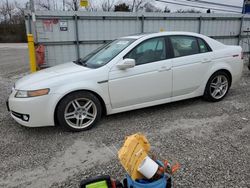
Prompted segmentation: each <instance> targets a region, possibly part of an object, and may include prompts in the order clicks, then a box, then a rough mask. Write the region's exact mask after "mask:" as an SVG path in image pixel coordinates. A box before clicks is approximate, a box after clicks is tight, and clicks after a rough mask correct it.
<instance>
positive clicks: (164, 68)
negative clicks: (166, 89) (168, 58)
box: [159, 66, 172, 72]
mask: <svg viewBox="0 0 250 188" xmlns="http://www.w3.org/2000/svg"><path fill="white" fill-rule="evenodd" d="M171 69H172V68H171V67H166V66H162V67H161V68H160V69H159V72H163V71H170V70H171Z"/></svg>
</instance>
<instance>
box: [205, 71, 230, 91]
mask: <svg viewBox="0 0 250 188" xmlns="http://www.w3.org/2000/svg"><path fill="white" fill-rule="evenodd" d="M217 72H224V73H226V74H227V75H228V77H229V81H230V82H229V87H230V86H231V84H232V73H231V72H230V71H229V70H228V69H225V68H222V69H218V70H216V71H214V72H213V74H211V76H210V77H209V78H208V79H207V82H208V80H209V79H210V78H211V77H212V76H213V75H214V74H215V73H217Z"/></svg>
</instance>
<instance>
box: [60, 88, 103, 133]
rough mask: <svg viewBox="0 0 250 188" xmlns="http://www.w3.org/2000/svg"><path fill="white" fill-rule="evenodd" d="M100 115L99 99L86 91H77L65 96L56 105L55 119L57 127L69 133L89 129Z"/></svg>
mask: <svg viewBox="0 0 250 188" xmlns="http://www.w3.org/2000/svg"><path fill="white" fill-rule="evenodd" d="M101 115H102V106H101V103H100V101H99V99H98V98H97V97H96V96H95V95H94V94H92V93H90V92H87V91H78V92H74V93H71V94H69V95H67V96H65V97H64V98H63V99H62V100H61V101H60V102H59V104H58V106H57V110H56V117H57V121H58V123H59V125H61V126H63V127H64V128H66V129H68V130H71V131H76V132H78V131H86V130H89V129H91V128H92V127H93V126H94V125H95V124H96V123H97V122H98V121H99V120H100V119H101Z"/></svg>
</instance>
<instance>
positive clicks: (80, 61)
mask: <svg viewBox="0 0 250 188" xmlns="http://www.w3.org/2000/svg"><path fill="white" fill-rule="evenodd" d="M73 62H74V63H76V64H79V65H82V66H85V67H87V63H86V61H83V59H82V58H79V59H77V60H75V61H73Z"/></svg>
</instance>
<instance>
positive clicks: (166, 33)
mask: <svg viewBox="0 0 250 188" xmlns="http://www.w3.org/2000/svg"><path fill="white" fill-rule="evenodd" d="M166 35H188V36H196V37H201V38H204V35H201V34H198V33H193V32H183V31H167V32H166V31H164V32H155V33H139V34H135V35H130V36H126V37H122V38H123V39H124V38H130V39H139V38H142V37H157V36H166Z"/></svg>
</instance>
